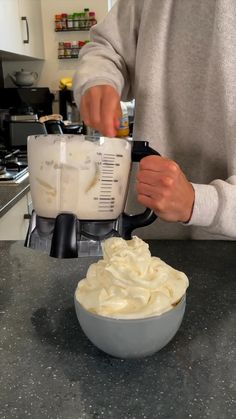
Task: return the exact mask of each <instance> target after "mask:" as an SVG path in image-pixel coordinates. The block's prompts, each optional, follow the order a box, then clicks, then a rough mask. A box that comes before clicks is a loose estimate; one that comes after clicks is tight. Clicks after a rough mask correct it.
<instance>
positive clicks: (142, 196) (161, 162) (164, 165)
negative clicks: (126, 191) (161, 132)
mask: <svg viewBox="0 0 236 419" xmlns="http://www.w3.org/2000/svg"><path fill="white" fill-rule="evenodd" d="M137 181H138V182H137V192H138V201H139V202H140V203H141V204H142V205H144V206H145V207H147V208H150V209H152V210H153V211H154V212H155V213H156V214H157V215H158V216H159V217H160V218H161V219H162V220H165V221H175V222H177V221H180V222H188V221H189V220H190V218H191V215H192V210H193V204H194V198H195V193H194V189H193V186H192V184H191V183H190V182H189V181H188V180H187V178H186V176H185V175H184V173H183V172H182V170H181V169H180V167H179V166H178V164H177V163H176V162H174V161H172V160H168V159H166V158H164V157H160V156H148V157H144V158H143V159H142V160H141V162H140V165H139V171H138V173H137Z"/></svg>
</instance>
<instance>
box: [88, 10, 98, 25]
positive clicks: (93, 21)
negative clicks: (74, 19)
mask: <svg viewBox="0 0 236 419" xmlns="http://www.w3.org/2000/svg"><path fill="white" fill-rule="evenodd" d="M96 23H97V20H96V13H95V12H89V27H90V28H91V27H92V26H94V25H96Z"/></svg>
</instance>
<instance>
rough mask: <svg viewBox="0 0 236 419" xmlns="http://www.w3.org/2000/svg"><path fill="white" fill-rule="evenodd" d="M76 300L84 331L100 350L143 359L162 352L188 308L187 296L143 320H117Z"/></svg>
mask: <svg viewBox="0 0 236 419" xmlns="http://www.w3.org/2000/svg"><path fill="white" fill-rule="evenodd" d="M74 301H75V309H76V314H77V317H78V320H79V323H80V326H81V328H82V330H83V331H84V333H85V335H86V336H87V337H88V339H89V340H90V341H91V342H92V343H93V344H94V345H95V346H97V347H98V348H99V349H101V350H102V351H104V352H106V353H107V354H109V355H112V356H114V357H118V358H141V357H145V356H148V355H152V354H154V353H155V352H157V351H159V350H160V349H161V348H163V347H164V346H165V345H167V343H168V342H170V340H171V339H172V338H173V337H174V335H175V334H176V332H177V331H178V329H179V327H180V325H181V322H182V319H183V316H184V311H185V305H186V298H185V296H184V297H183V298H182V299H181V300H180V302H179V303H178V304H177V305H176V306H175V307H174V308H173V309H171V310H169V311H167V312H166V313H163V314H161V315H160V316H153V317H146V318H143V319H131V320H129V319H114V318H111V317H104V316H100V315H97V314H94V313H91V312H89V311H88V310H86V309H84V308H83V307H82V305H81V304H80V303H79V302H78V300H77V299H76V297H75V299H74Z"/></svg>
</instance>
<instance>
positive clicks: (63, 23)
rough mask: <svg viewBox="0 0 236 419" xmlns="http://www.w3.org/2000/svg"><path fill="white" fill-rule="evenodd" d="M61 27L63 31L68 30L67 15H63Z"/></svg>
mask: <svg viewBox="0 0 236 419" xmlns="http://www.w3.org/2000/svg"><path fill="white" fill-rule="evenodd" d="M61 25H62V29H63V30H65V29H67V13H62V14H61Z"/></svg>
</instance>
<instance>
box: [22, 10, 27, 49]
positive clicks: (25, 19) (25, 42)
mask: <svg viewBox="0 0 236 419" xmlns="http://www.w3.org/2000/svg"><path fill="white" fill-rule="evenodd" d="M21 20H23V21H24V22H25V26H26V34H27V39H23V43H24V44H29V23H28V20H27V17H26V16H21Z"/></svg>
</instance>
